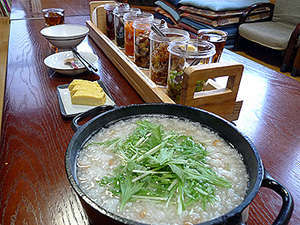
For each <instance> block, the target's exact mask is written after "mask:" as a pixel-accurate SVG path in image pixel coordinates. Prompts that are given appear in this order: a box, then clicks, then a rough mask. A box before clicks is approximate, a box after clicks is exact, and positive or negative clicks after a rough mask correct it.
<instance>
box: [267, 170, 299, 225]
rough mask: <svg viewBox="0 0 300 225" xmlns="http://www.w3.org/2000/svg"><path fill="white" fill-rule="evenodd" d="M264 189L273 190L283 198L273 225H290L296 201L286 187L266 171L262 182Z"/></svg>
mask: <svg viewBox="0 0 300 225" xmlns="http://www.w3.org/2000/svg"><path fill="white" fill-rule="evenodd" d="M262 187H267V188H270V189H272V190H273V191H275V192H276V193H277V194H279V195H280V196H281V198H282V206H281V209H280V212H279V214H278V216H277V218H276V219H275V221H274V223H273V225H285V224H288V222H289V220H290V218H291V216H292V213H293V210H294V200H293V197H292V195H291V193H290V192H289V191H288V190H287V189H286V188H285V187H284V186H282V185H281V184H280V183H279V182H278V181H277V180H275V179H274V178H273V177H271V175H270V174H269V173H268V172H267V171H266V170H265V176H264V179H263V181H262Z"/></svg>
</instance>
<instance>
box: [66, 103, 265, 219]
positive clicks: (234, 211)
mask: <svg viewBox="0 0 300 225" xmlns="http://www.w3.org/2000/svg"><path fill="white" fill-rule="evenodd" d="M162 105H163V106H166V107H180V108H182V109H183V110H184V109H186V110H194V111H198V112H200V113H206V114H209V116H212V117H214V118H216V119H218V120H221V121H222V122H223V123H225V124H226V125H228V126H230V127H231V128H232V129H233V130H235V132H237V133H238V134H239V135H241V136H242V137H243V138H244V139H245V140H246V142H247V143H248V144H249V145H250V147H251V149H252V151H253V153H254V156H255V159H256V162H257V179H256V182H255V184H254V186H253V188H252V189H251V190H249V192H248V194H247V195H246V197H245V198H244V200H243V201H242V202H241V203H240V204H239V205H238V206H237V207H235V208H234V209H232V210H231V211H229V212H228V213H226V214H224V215H222V216H219V217H217V218H214V219H212V220H209V221H206V222H203V223H200V224H197V225H214V224H221V223H224V221H227V220H228V219H229V218H233V217H236V216H237V215H241V213H242V212H243V211H244V209H245V208H246V207H247V206H248V205H249V204H250V203H251V202H252V200H253V199H254V197H255V196H256V194H257V193H258V191H259V189H260V187H261V185H262V180H263V178H264V175H265V171H264V166H263V163H262V160H261V158H260V156H259V153H258V151H257V149H256V147H255V146H254V144H253V143H252V141H251V140H250V139H249V138H248V137H247V136H246V135H244V134H242V132H241V131H239V130H238V129H237V128H236V127H235V126H234V125H233V124H232V123H230V122H229V121H226V120H225V119H223V118H221V117H220V116H218V115H215V114H214V113H211V112H208V111H206V110H203V109H199V108H194V107H190V106H185V105H179V104H169V103H146V104H132V105H128V106H120V107H116V108H114V109H111V110H109V111H106V112H104V113H101V114H99V115H97V116H95V117H94V118H92V119H91V120H89V121H88V122H86V123H85V124H84V125H82V126H81V127H80V128H79V129H78V130H77V131H76V132H75V134H74V135H73V137H72V139H71V141H70V142H69V145H68V148H67V150H66V153H65V169H66V173H67V177H68V180H69V182H70V184H71V186H72V188H73V189H74V190H75V192H76V193H77V195H78V196H80V197H81V198H82V199H83V200H84V201H85V202H86V203H87V204H88V205H90V206H91V207H93V208H94V209H95V210H97V211H99V212H100V213H101V214H103V215H105V216H108V217H110V218H112V219H114V220H117V221H118V222H121V223H124V224H132V225H149V224H146V223H141V222H137V221H134V220H131V219H127V218H124V217H121V216H119V215H117V214H114V213H111V212H109V211H107V210H106V209H104V208H102V207H100V206H99V205H97V204H96V203H95V202H94V201H93V200H92V199H91V198H89V197H88V196H87V195H86V194H85V193H84V192H83V191H82V190H81V188H80V187H79V185H78V184H77V183H76V181H75V179H74V177H73V175H72V172H71V165H70V164H71V163H70V160H69V159H70V156H69V154H70V151H71V149H72V148H71V147H72V145H73V144H74V142H75V140H77V138H78V136H79V135H80V134H81V132H82V131H83V130H85V129H86V128H87V127H88V126H89V124H90V123H92V122H93V121H94V120H97V119H98V118H99V117H102V116H104V115H106V114H110V113H114V112H116V111H119V110H124V109H126V108H135V107H138V108H139V107H147V106H150V107H152V106H154V107H161V106H162ZM161 114H163V113H161ZM138 115H143V114H138ZM166 115H167V114H166Z"/></svg>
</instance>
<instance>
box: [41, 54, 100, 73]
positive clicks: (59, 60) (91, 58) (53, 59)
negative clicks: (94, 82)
mask: <svg viewBox="0 0 300 225" xmlns="http://www.w3.org/2000/svg"><path fill="white" fill-rule="evenodd" d="M79 54H80V55H81V56H82V57H83V58H85V59H86V60H87V61H88V62H89V63H90V64H92V65H95V64H96V63H97V60H98V56H97V55H95V54H94V53H91V52H79ZM73 57H74V56H73V53H72V51H66V52H59V53H55V54H52V55H50V56H48V57H47V58H45V59H44V63H45V65H46V66H47V67H49V68H51V69H53V70H54V71H56V72H58V73H61V74H65V75H77V74H80V73H82V72H84V71H86V68H85V67H84V65H83V64H82V63H81V62H78V69H73V68H72V67H71V65H69V64H65V59H68V58H73Z"/></svg>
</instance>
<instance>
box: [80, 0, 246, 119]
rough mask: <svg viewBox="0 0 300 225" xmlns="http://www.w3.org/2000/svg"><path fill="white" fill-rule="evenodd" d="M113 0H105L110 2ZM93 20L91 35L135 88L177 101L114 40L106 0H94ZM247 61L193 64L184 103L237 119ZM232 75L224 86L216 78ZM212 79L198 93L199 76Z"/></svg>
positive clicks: (150, 98)
mask: <svg viewBox="0 0 300 225" xmlns="http://www.w3.org/2000/svg"><path fill="white" fill-rule="evenodd" d="M107 2H109V1H105V3H107ZM90 6H91V14H93V15H94V18H92V17H91V19H92V20H97V22H96V24H97V25H96V24H95V23H93V22H92V21H87V22H86V23H87V26H88V28H89V29H90V31H89V36H90V37H91V38H92V39H93V40H94V41H95V43H96V44H97V45H98V47H99V48H101V49H102V51H103V52H104V53H105V54H106V55H107V57H108V58H110V60H111V61H112V63H113V64H114V65H115V66H116V67H117V68H118V70H119V71H120V72H121V74H122V75H123V76H124V77H125V78H126V79H127V80H128V82H129V83H130V84H131V85H132V86H133V87H134V88H135V90H136V91H137V92H138V93H139V95H140V96H141V97H142V98H143V99H144V101H145V102H165V103H174V101H173V100H172V99H170V98H169V96H168V95H167V94H166V89H165V88H161V87H159V86H157V85H156V84H155V83H154V82H153V81H152V80H151V79H150V77H149V71H147V70H142V69H140V68H139V67H137V66H136V65H135V63H134V62H133V60H132V59H130V58H129V57H127V56H126V55H125V53H124V52H123V51H122V50H120V49H119V48H118V47H117V46H116V44H115V43H114V41H111V40H110V39H109V38H108V37H107V36H106V35H105V33H106V21H105V19H104V17H105V11H104V8H103V1H101V2H91V3H90ZM243 68H244V67H243V65H242V64H236V63H234V64H233V63H213V64H203V65H199V66H193V67H190V68H187V69H186V70H185V73H186V75H185V76H184V80H183V89H182V92H181V99H182V100H181V102H180V103H181V104H184V105H188V106H193V107H198V108H201V109H205V110H207V111H210V112H213V113H215V114H217V115H219V116H221V117H223V118H225V119H227V120H229V121H233V120H237V119H238V116H239V113H240V109H241V107H242V101H236V97H237V93H238V89H239V84H240V80H241V77H242V73H243ZM222 76H226V77H228V79H227V82H226V86H225V87H220V85H218V83H217V82H215V81H214V80H215V79H216V78H218V77H222ZM207 79H209V80H208V83H207V85H206V87H205V90H204V91H201V92H197V93H196V94H194V90H195V87H196V83H197V81H198V80H207Z"/></svg>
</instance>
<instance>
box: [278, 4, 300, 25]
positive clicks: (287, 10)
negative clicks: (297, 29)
mask: <svg viewBox="0 0 300 225" xmlns="http://www.w3.org/2000/svg"><path fill="white" fill-rule="evenodd" d="M273 20H275V21H282V22H286V23H291V24H298V23H300V0H276V1H275V9H274V16H273Z"/></svg>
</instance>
